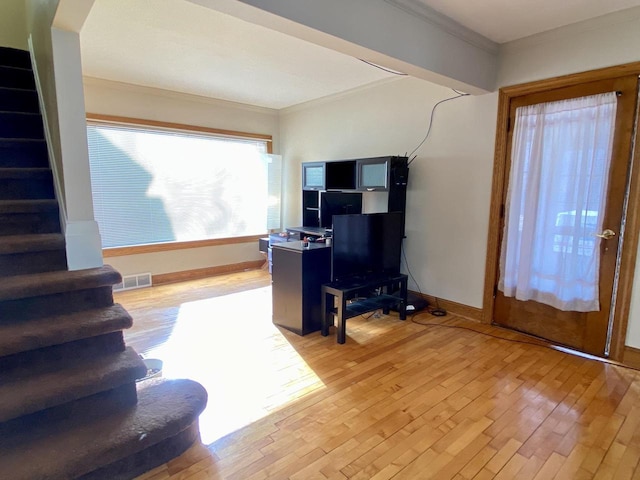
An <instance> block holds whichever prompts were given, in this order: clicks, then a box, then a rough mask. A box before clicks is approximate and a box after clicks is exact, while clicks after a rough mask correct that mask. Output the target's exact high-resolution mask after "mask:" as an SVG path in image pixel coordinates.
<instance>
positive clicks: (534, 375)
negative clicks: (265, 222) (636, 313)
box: [116, 270, 640, 480]
mask: <svg viewBox="0 0 640 480" xmlns="http://www.w3.org/2000/svg"><path fill="white" fill-rule="evenodd" d="M269 285H270V278H269V276H268V274H267V273H265V272H264V271H260V270H256V271H249V272H244V273H241V274H232V275H225V276H220V277H215V278H210V279H205V280H197V281H192V282H186V283H182V284H174V285H166V286H161V287H154V288H151V289H145V290H137V291H130V292H122V293H119V294H117V295H116V301H118V302H119V303H122V304H123V305H124V306H125V307H126V308H127V309H128V310H129V312H130V313H131V314H132V315H133V317H134V322H135V323H134V327H133V328H132V329H131V330H130V331H129V332H127V334H126V336H127V342H128V344H129V345H132V346H133V347H135V348H136V349H137V350H138V351H139V352H141V353H143V354H145V356H156V357H159V358H161V359H162V360H163V361H164V363H165V370H164V375H165V376H168V377H171V376H188V377H190V378H194V379H195V380H197V381H199V382H201V383H202V384H203V385H205V387H206V388H207V390H208V391H209V396H210V400H209V405H208V407H207V410H205V412H204V413H203V415H202V417H201V430H202V437H203V444H198V445H195V446H193V447H192V448H191V449H189V450H188V451H187V452H186V453H184V454H183V455H182V456H181V457H178V458H176V459H174V460H172V461H171V462H169V463H167V464H164V465H162V466H160V467H158V468H156V469H154V470H152V471H151V472H148V473H146V474H144V475H143V476H141V477H139V478H140V479H144V480H166V479H172V480H177V479H189V480H203V479H239V480H260V479H267V478H270V479H291V480H314V479H340V480H344V479H352V480H361V479H375V480H382V479H394V480H401V479H428V478H434V479H438V480H440V479H456V480H462V479H490V478H495V479H519V480H520V479H552V478H558V479H592V478H593V479H615V480H618V479H640V467H639V461H640V377H639V374H638V372H637V371H635V370H630V369H627V368H624V367H619V366H616V365H611V364H607V363H604V362H600V361H597V360H593V359H589V358H584V357H580V356H576V355H572V354H568V353H564V352H561V351H557V350H553V349H550V348H546V347H544V346H539V345H532V344H529V343H519V342H518V341H520V342H531V343H536V342H535V341H532V340H531V339H530V338H529V337H525V336H522V335H519V334H516V333H513V332H509V331H506V330H502V329H499V328H495V327H489V326H485V325H480V324H478V323H475V322H473V321H470V320H466V319H464V318H460V317H455V316H452V315H448V316H446V317H441V318H436V317H433V316H431V315H429V314H426V313H425V314H419V315H416V316H415V317H414V318H413V321H412V320H407V321H405V322H402V321H400V320H399V319H398V317H397V316H396V315H393V314H391V315H389V316H384V315H374V316H372V317H371V318H364V317H357V318H354V319H350V320H349V321H348V323H347V343H346V344H345V345H338V344H336V339H335V332H333V331H332V334H331V335H330V336H329V337H326V338H325V337H322V336H321V335H320V334H319V333H313V334H310V335H307V336H305V337H300V336H298V335H295V334H293V333H291V332H288V331H285V330H281V329H279V328H277V327H274V326H273V324H272V323H271V310H270V308H271V306H270V301H271V295H270V290H269V288H270V287H269ZM420 323H428V324H430V325H420ZM434 324H435V325H436V326H434ZM437 324H440V325H441V326H437ZM442 325H444V326H442ZM469 329H471V330H475V331H470V330H469ZM478 332H481V333H478ZM488 335H493V337H492V336H488ZM495 337H500V338H495ZM503 338H504V339H503Z"/></svg>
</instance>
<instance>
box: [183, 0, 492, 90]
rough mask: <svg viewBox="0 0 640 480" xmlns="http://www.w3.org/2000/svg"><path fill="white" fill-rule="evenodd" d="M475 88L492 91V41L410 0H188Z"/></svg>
mask: <svg viewBox="0 0 640 480" xmlns="http://www.w3.org/2000/svg"><path fill="white" fill-rule="evenodd" d="M189 1H191V2H192V3H196V4H199V5H202V6H205V7H208V8H212V9H215V10H218V11H221V12H223V13H227V14H230V15H233V16H236V17H238V18H240V19H243V20H246V21H249V22H252V23H256V24H259V25H263V26H265V27H268V28H271V29H273V30H277V31H280V32H282V33H286V34H288V35H291V36H294V37H297V38H300V39H302V40H306V41H309V42H312V43H315V44H317V45H321V46H324V47H327V48H331V49H333V50H336V51H339V52H341V53H344V54H346V55H351V56H353V57H356V58H360V59H363V60H367V61H370V62H374V63H376V64H378V65H383V66H385V67H388V68H391V69H393V70H397V71H401V72H404V73H408V74H410V75H412V76H414V77H417V78H422V79H424V80H428V81H431V82H434V83H437V84H440V85H445V86H448V87H452V88H456V89H460V90H463V91H466V92H468V93H472V94H483V93H487V92H490V91H493V90H494V87H495V79H496V68H497V50H498V48H497V45H496V44H495V43H493V42H491V41H490V40H488V39H486V38H484V37H481V36H480V35H478V34H477V33H475V32H471V31H470V30H468V29H465V27H462V26H460V25H458V24H455V22H453V21H452V20H451V21H449V20H448V19H446V17H443V16H442V15H435V14H433V15H430V13H433V12H430V11H429V9H426V8H420V7H419V6H418V4H419V2H417V1H410V0H323V1H322V2H319V1H317V0H277V1H275V0H241V1H238V0H189Z"/></svg>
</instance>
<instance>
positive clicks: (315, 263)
mask: <svg viewBox="0 0 640 480" xmlns="http://www.w3.org/2000/svg"><path fill="white" fill-rule="evenodd" d="M272 256H273V272H272V276H271V282H272V288H271V292H272V297H273V323H274V324H276V325H279V326H281V327H284V328H286V329H288V330H291V331H292V332H295V333H297V334H298V335H306V334H307V333H311V332H315V331H318V330H320V328H321V325H322V308H321V292H322V285H323V284H324V283H327V282H329V281H330V280H331V247H327V246H326V245H324V244H321V243H310V244H309V247H303V246H302V242H287V243H281V244H277V245H273V246H272Z"/></svg>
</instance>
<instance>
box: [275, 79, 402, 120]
mask: <svg viewBox="0 0 640 480" xmlns="http://www.w3.org/2000/svg"><path fill="white" fill-rule="evenodd" d="M409 78H413V77H411V76H401V77H388V78H382V79H380V80H376V81H375V82H371V83H367V84H366V85H360V86H358V87H353V88H350V89H349V90H345V91H342V92H338V93H333V94H331V95H326V96H324V97H320V98H315V99H313V100H308V101H306V102H302V103H296V104H295V105H291V106H289V107H285V108H282V109H280V110H279V114H280V116H285V115H289V114H291V113H297V112H301V111H305V110H308V109H310V108H314V107H319V106H321V105H325V104H327V103H332V102H335V101H337V100H340V99H341V98H346V97H350V96H351V95H354V94H356V93H358V92H362V91H365V90H369V89H371V88H375V87H378V86H380V85H384V84H386V83H391V82H401V81H403V80H406V79H409Z"/></svg>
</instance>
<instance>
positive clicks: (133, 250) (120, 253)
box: [102, 233, 267, 258]
mask: <svg viewBox="0 0 640 480" xmlns="http://www.w3.org/2000/svg"><path fill="white" fill-rule="evenodd" d="M265 235H267V234H266V233H265V234H263V235H250V236H247V237H230V238H213V239H209V240H195V241H192V242H169V243H152V244H149V245H133V246H131V247H112V248H104V249H103V250H102V256H103V257H104V258H109V257H124V256H127V255H140V254H143V253H157V252H168V251H172V250H186V249H190V248H203V247H217V246H220V245H235V244H239V243H251V242H257V241H258V239H260V238H263V237H264V236H265Z"/></svg>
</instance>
